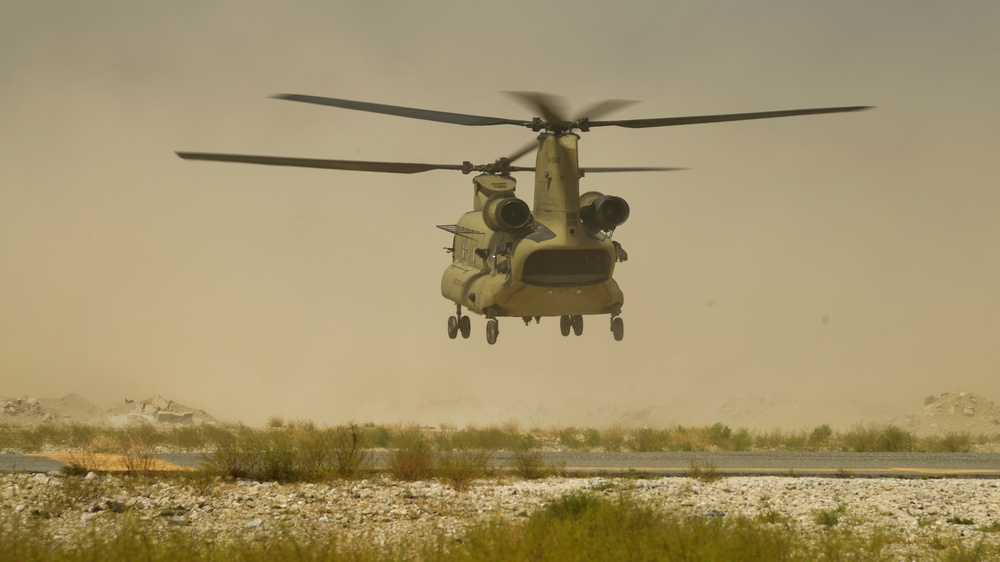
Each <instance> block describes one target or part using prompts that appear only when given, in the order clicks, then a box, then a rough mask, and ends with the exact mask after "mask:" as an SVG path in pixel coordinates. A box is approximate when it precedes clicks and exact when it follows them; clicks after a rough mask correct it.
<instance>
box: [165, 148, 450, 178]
mask: <svg viewBox="0 0 1000 562" xmlns="http://www.w3.org/2000/svg"><path fill="white" fill-rule="evenodd" d="M177 156H180V157H181V158H183V159H185V160H208V161H212V162H238V163H241V164H265V165H268V166H294V167H298V168H323V169H328V170H354V171H358V172H385V173H390V174H416V173H419V172H428V171H431V170H459V171H465V169H466V167H465V166H463V165H460V164H459V165H456V164H412V163H406V162H366V161H361V160H324V159H316V158H286V157H282V156H253V155H249V154H215V153H208V152H178V153H177Z"/></svg>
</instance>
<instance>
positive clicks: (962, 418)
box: [905, 392, 1000, 435]
mask: <svg viewBox="0 0 1000 562" xmlns="http://www.w3.org/2000/svg"><path fill="white" fill-rule="evenodd" d="M905 424H906V427H907V428H908V429H910V430H911V431H913V432H914V433H916V434H917V435H944V434H947V433H970V434H972V435H981V434H986V435H993V434H997V433H1000V406H998V405H997V404H996V403H994V402H991V401H990V400H987V399H985V398H983V397H982V396H977V395H975V394H973V393H971V392H946V393H944V394H941V395H940V396H928V397H927V398H925V399H924V409H923V410H921V411H920V413H919V414H917V415H915V416H910V417H908V418H907V419H906V420H905Z"/></svg>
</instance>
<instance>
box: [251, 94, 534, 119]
mask: <svg viewBox="0 0 1000 562" xmlns="http://www.w3.org/2000/svg"><path fill="white" fill-rule="evenodd" d="M271 97H273V98H276V99H282V100H291V101H300V102H304V103H314V104H317V105H328V106H331V107H341V108H344V109H354V110H357V111H368V112H370V113H382V114H385V115H395V116H397V117H408V118H410V119H424V120H426V121H437V122H439V123H451V124H453V125H468V126H473V127H477V126H484V125H518V126H521V127H530V126H531V121H524V120H518V119H504V118H502V117H485V116H482V115H465V114H463V113H450V112H447V111H434V110H430V109H416V108H412V107H401V106H398V105H384V104H381V103H370V102H364V101H352V100H342V99H336V98H324V97H319V96H305V95H301V94H277V95H275V96H271Z"/></svg>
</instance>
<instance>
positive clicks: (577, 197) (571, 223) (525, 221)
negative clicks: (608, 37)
mask: <svg viewBox="0 0 1000 562" xmlns="http://www.w3.org/2000/svg"><path fill="white" fill-rule="evenodd" d="M511 95H513V96H514V97H516V98H517V99H518V100H519V101H521V102H522V103H523V104H524V105H526V106H527V107H529V108H531V109H532V110H534V111H536V115H540V117H535V118H533V119H531V120H521V119H505V118H499V117H485V116H480V115H465V114H461V113H450V112H444V111H433V110H427V109H415V108H409V107H401V106H395V105H384V104H378V103H370V102H362V101H351V100H344V99H336V98H326V97H318V96H307V95H300V94H279V95H276V96H273V97H275V98H278V99H284V100H290V101H298V102H304V103H312V104H318V105H326V106H332V107H340V108H344V109H353V110H357V111H367V112H372V113H382V114H385V115H395V116H397V117H407V118H411V119H424V120H428V121H437V122H441V123H451V124H454V125H466V126H474V127H475V126H488V125H516V126H519V127H526V128H528V129H531V131H532V132H534V133H537V134H538V137H537V139H536V142H532V143H531V144H529V145H527V146H525V147H524V148H522V149H521V150H519V151H517V152H515V153H513V154H511V155H510V156H507V157H505V158H500V159H498V160H497V161H495V162H493V163H492V164H479V165H474V164H472V163H471V162H464V163H462V164H423V163H403V162H370V161H358V160H325V159H312V158H288V157H279V156H253V155H245V154H217V153H204V152H177V155H178V156H180V157H181V158H183V159H186V160H211V161H217V162H240V163H248V164H267V165H273V166H297V167H305V168H326V169H334V170H355V171H364V172H386V173H395V174H414V173H419V172H427V171H430V170H457V171H460V172H462V173H463V174H470V173H472V172H477V173H478V175H476V176H474V177H473V178H472V184H473V188H474V190H473V199H472V211H469V212H467V213H465V214H464V215H462V217H461V218H459V220H458V222H457V223H456V224H449V225H438V228H440V229H442V230H445V231H447V232H448V233H450V234H452V235H453V241H452V245H451V247H449V248H445V249H446V250H447V251H448V252H450V253H451V254H452V261H451V265H449V266H448V268H447V269H446V270H445V272H444V276H443V277H442V279H441V294H442V295H443V296H444V297H445V298H446V299H448V300H451V301H452V302H454V303H455V315H454V316H450V317H449V318H448V337H450V338H452V339H455V338H456V337H458V334H461V335H462V337H463V338H468V337H469V335H470V333H471V321H470V317H469V316H468V315H467V314H464V313H463V310H462V309H463V308H464V309H466V310H467V311H469V312H474V313H476V314H479V315H482V316H485V317H486V341H487V342H489V343H490V344H491V345H492V344H494V343H496V341H497V336H498V335H499V334H500V324H499V320H498V319H499V318H501V317H518V318H521V319H522V320H523V321H524V323H525V325H527V324H529V323H530V322H531V320H532V319H534V320H535V322H536V323H538V322H540V321H541V318H542V317H559V327H560V331H561V333H562V335H563V336H568V335H569V334H570V333H571V332H572V333H574V334H576V335H577V336H579V335H581V334H582V333H583V317H584V316H590V315H603V314H608V315H610V319H611V320H610V331H611V333H612V335H613V336H614V339H615V340H617V341H621V339H622V338H623V337H624V335H625V324H624V321H623V320H622V318H621V312H622V305H623V304H624V302H625V299H624V295H623V294H622V291H621V289H619V287H618V283H617V282H615V280H614V279H613V274H614V269H615V264H616V263H618V262H624V261H626V260H627V259H628V254H627V253H626V252H625V250H624V249H623V248H622V246H621V244H619V243H618V242H617V241H615V240H613V238H612V237H613V235H614V232H615V229H616V228H618V227H619V226H621V225H622V224H623V223H624V222H625V221H626V220H627V219H628V217H629V206H628V204H627V203H626V202H625V200H624V199H622V198H621V197H617V196H614V195H604V194H603V193H598V192H596V191H590V192H586V193H583V194H581V193H580V178H582V177H583V176H584V174H587V173H603V172H653V171H671V170H677V169H679V168H660V167H626V168H591V167H584V168H581V167H580V166H579V159H578V154H577V143H578V141H579V139H580V136H579V135H578V134H577V133H576V132H575V131H579V132H581V133H583V132H587V131H590V130H591V129H592V128H594V127H609V126H614V127H626V128H630V129H642V128H647V127H670V126H676V125H693V124H700V123H720V122H725V121H743V120H749V119H770V118H774V117H791V116H796V115H815V114H822V113H842V112H848V111H859V110H862V109H868V108H869V106H851V107H824V108H812V109H792V110H782V111H764V112H756V113H733V114H725V115H701V116H688V117H664V118H654V119H620V120H610V121H609V120H598V118H599V117H601V116H603V115H605V114H607V113H609V112H611V111H614V110H616V109H620V108H622V107H624V106H626V105H629V104H631V103H633V102H629V101H622V100H607V101H603V102H600V103H597V104H594V105H592V106H590V107H589V108H588V109H587V110H584V111H582V112H580V117H576V118H567V117H566V116H565V115H563V112H562V110H561V109H560V107H559V104H558V102H557V100H556V99H555V98H554V97H552V96H549V95H546V94H540V93H529V92H511ZM532 150H536V151H537V153H536V156H535V166H534V167H528V166H514V165H513V163H514V161H516V160H517V159H519V158H521V157H522V156H525V155H526V154H528V153H529V152H531V151H532ZM515 172H534V173H535V193H534V205H533V206H532V207H530V208H529V207H528V204H527V203H526V202H525V201H524V200H523V199H519V198H518V197H517V196H516V195H515V194H514V189H515V186H516V181H515V180H514V178H513V177H512V176H511V174H512V173H515Z"/></svg>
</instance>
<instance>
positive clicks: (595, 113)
mask: <svg viewBox="0 0 1000 562" xmlns="http://www.w3.org/2000/svg"><path fill="white" fill-rule="evenodd" d="M634 103H637V102H636V101H635V100H604V101H600V102H597V103H595V104H593V105H589V106H587V108H586V109H584V110H582V111H579V112H577V114H578V115H579V117H578V118H577V119H583V118H585V117H586V118H588V119H596V118H597V117H601V116H603V115H607V114H608V113H611V112H613V111H618V110H619V109H621V108H623V107H627V106H630V105H632V104H634Z"/></svg>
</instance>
